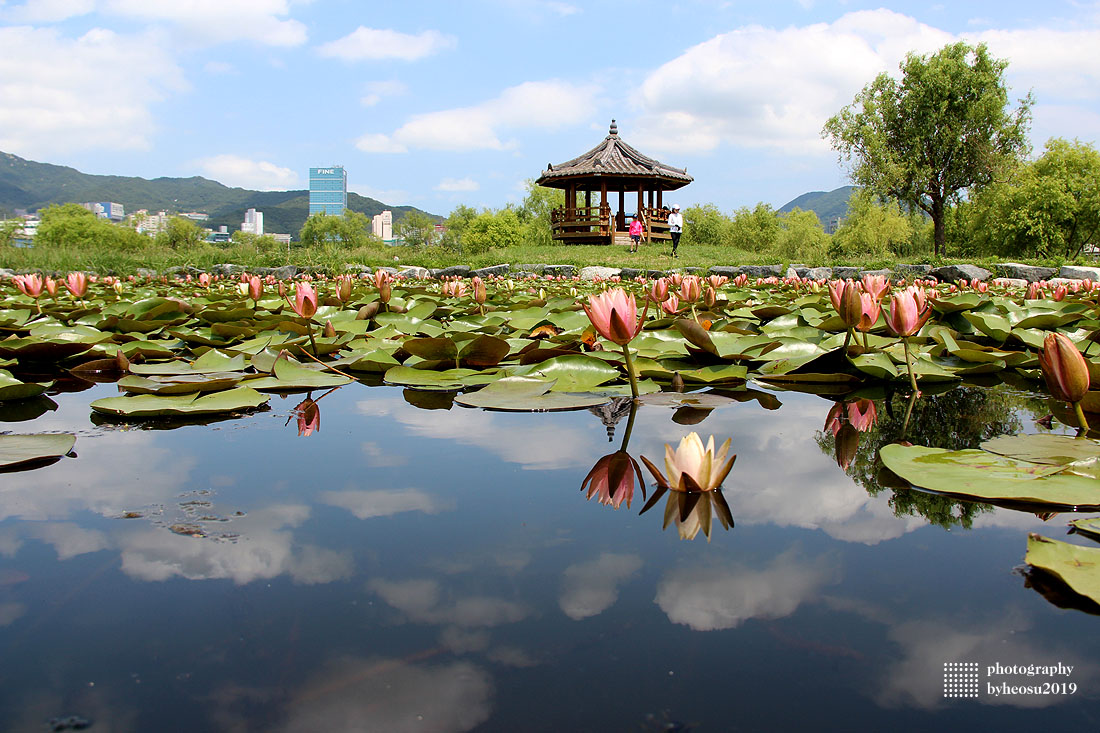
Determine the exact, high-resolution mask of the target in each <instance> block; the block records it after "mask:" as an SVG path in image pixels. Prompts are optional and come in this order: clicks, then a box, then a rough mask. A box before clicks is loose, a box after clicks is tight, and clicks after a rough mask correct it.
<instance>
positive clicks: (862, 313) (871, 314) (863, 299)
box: [855, 292, 882, 345]
mask: <svg viewBox="0 0 1100 733" xmlns="http://www.w3.org/2000/svg"><path fill="white" fill-rule="evenodd" d="M881 310H882V306H881V305H880V304H879V301H878V298H876V297H875V296H874V295H872V294H871V293H866V292H864V293H860V294H859V321H858V322H857V323H856V324H855V327H856V328H858V329H859V330H860V331H862V332H863V333H864V334H866V333H867V332H868V331H870V330H871V329H872V328H874V327H875V324H876V323H877V322H878V317H879V313H880V311H881ZM864 339H866V336H864ZM864 345H866V342H865V344H864Z"/></svg>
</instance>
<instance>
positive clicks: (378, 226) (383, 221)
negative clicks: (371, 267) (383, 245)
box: [370, 211, 393, 242]
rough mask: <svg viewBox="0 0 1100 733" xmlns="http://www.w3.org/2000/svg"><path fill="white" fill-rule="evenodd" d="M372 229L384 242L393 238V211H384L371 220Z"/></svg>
mask: <svg viewBox="0 0 1100 733" xmlns="http://www.w3.org/2000/svg"><path fill="white" fill-rule="evenodd" d="M370 230H371V232H373V233H374V236H376V237H378V238H379V239H381V240H382V241H384V242H388V241H390V240H391V239H393V212H392V211H383V212H382V213H381V214H375V216H374V217H373V218H372V219H371V220H370Z"/></svg>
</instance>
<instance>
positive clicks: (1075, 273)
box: [1058, 265, 1100, 282]
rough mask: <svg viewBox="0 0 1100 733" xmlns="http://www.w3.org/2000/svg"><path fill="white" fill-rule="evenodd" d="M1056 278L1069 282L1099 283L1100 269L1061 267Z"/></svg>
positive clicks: (1075, 266) (1076, 266) (1073, 266)
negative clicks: (1066, 279) (1088, 281)
mask: <svg viewBox="0 0 1100 733" xmlns="http://www.w3.org/2000/svg"><path fill="white" fill-rule="evenodd" d="M1058 277H1065V278H1069V279H1071V280H1092V281H1093V282H1100V267H1080V266H1078V265H1062V269H1061V270H1059V271H1058Z"/></svg>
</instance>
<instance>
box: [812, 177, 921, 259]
mask: <svg viewBox="0 0 1100 733" xmlns="http://www.w3.org/2000/svg"><path fill="white" fill-rule="evenodd" d="M913 235H914V227H913V220H912V217H911V216H909V214H908V213H906V212H905V211H902V209H901V206H899V205H898V203H897V202H896V201H890V200H885V201H883V200H880V199H878V198H877V197H875V196H874V195H872V194H871V193H869V192H867V191H866V190H864V189H858V190H857V191H856V192H855V193H853V194H852V198H851V199H849V201H848V216H847V217H846V218H845V219H844V220H843V221H842V222H841V224H840V227H839V228H838V229H837V230H836V233H835V234H833V241H832V243H831V245H830V250H831V252H832V253H833V254H834V255H841V256H846V257H855V256H861V255H862V256H871V257H885V256H887V255H891V254H898V253H899V252H901V250H907V249H908V248H909V246H910V244H911V243H912V240H913Z"/></svg>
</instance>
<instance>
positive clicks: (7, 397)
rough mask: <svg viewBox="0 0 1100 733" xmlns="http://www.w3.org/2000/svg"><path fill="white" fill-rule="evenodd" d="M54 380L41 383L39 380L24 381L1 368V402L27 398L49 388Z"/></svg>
mask: <svg viewBox="0 0 1100 733" xmlns="http://www.w3.org/2000/svg"><path fill="white" fill-rule="evenodd" d="M52 384H53V382H47V383H46V384H39V383H37V382H23V381H21V380H19V379H16V378H15V377H13V376H12V375H11V374H10V373H8V372H7V371H5V370H3V369H0V402H10V401H14V400H26V399H30V398H31V397H37V396H38V395H40V394H42V393H43V392H45V391H46V390H47V389H49V387H50V385H52Z"/></svg>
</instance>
